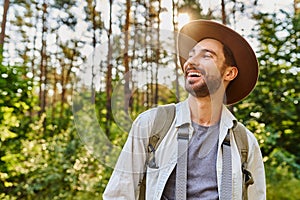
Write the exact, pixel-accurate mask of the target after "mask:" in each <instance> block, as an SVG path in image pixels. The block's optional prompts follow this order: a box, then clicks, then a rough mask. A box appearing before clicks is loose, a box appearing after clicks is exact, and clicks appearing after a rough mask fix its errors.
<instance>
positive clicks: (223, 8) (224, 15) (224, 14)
mask: <svg viewBox="0 0 300 200" xmlns="http://www.w3.org/2000/svg"><path fill="white" fill-rule="evenodd" d="M221 6H222V23H223V24H226V11H225V1H224V0H221Z"/></svg>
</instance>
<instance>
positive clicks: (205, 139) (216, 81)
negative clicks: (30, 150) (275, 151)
mask: <svg viewBox="0 0 300 200" xmlns="http://www.w3.org/2000/svg"><path fill="white" fill-rule="evenodd" d="M178 53H179V59H180V63H181V67H182V70H183V72H184V77H185V88H186V90H187V92H188V93H189V96H188V98H187V100H185V101H184V102H180V103H178V104H176V116H175V119H174V121H173V124H172V125H171V127H170V129H169V131H168V132H167V133H166V135H165V137H164V139H163V140H162V141H161V143H160V144H159V146H158V148H157V149H156V151H155V163H156V164H155V167H153V166H152V167H150V166H149V165H148V166H147V167H146V168H147V169H146V171H147V184H146V199H151V200H152V199H153V200H157V199H175V196H176V190H178V188H176V181H177V179H176V174H177V171H176V168H177V166H178V165H177V155H178V153H177V150H178V149H177V148H178V146H177V143H178V140H177V131H178V127H181V125H183V124H188V126H189V127H188V134H189V146H188V150H187V155H188V156H187V157H188V158H187V160H188V161H187V182H186V197H187V199H238V200H240V199H242V176H243V175H242V170H241V161H240V155H239V152H238V148H237V146H236V143H235V140H234V138H233V137H234V136H233V135H232V134H231V135H230V143H231V146H230V148H231V161H232V167H231V171H232V172H231V174H230V177H231V178H232V180H231V181H230V185H231V189H230V191H231V192H229V193H230V194H229V197H228V196H227V197H225V196H226V195H228V194H225V195H224V194H223V193H222V187H225V186H223V185H222V174H223V173H224V172H223V171H225V170H224V169H223V168H222V164H223V161H222V155H223V150H222V143H223V141H224V139H225V137H226V135H227V133H228V130H231V128H232V127H233V126H234V124H235V121H236V119H235V117H234V116H233V115H232V114H231V113H230V112H229V111H228V109H227V108H226V107H225V105H224V104H227V105H231V104H234V103H236V102H238V101H240V100H242V99H244V98H245V97H246V96H247V95H248V94H249V93H250V92H251V91H252V90H253V88H254V86H255V84H256V81H257V77H258V64H257V60H256V57H255V54H254V52H253V50H252V48H251V47H250V46H249V44H248V43H247V42H246V40H245V39H243V38H242V37H241V36H240V35H239V34H238V33H236V32H235V31H233V30H231V29H229V28H228V27H226V26H223V25H221V24H219V23H216V22H212V21H206V20H197V21H192V22H190V23H188V24H187V25H185V26H184V27H183V28H182V29H181V30H180V32H179V36H178ZM155 112H156V109H151V110H149V111H146V112H144V113H142V114H141V115H139V117H138V118H137V119H136V120H135V122H134V123H133V125H132V129H131V131H130V133H129V137H128V139H127V142H126V144H125V145H124V148H123V151H122V153H121V155H120V157H119V160H118V163H117V165H116V168H115V170H114V172H113V174H112V177H111V179H110V181H109V184H108V186H107V188H106V190H105V192H104V195H103V198H104V199H128V200H130V199H138V198H139V191H140V188H139V186H140V182H141V180H142V178H143V172H144V171H145V163H146V159H147V148H148V141H149V135H150V133H151V130H152V128H153V127H152V126H153V123H154V118H155ZM162 123H163V122H162ZM247 139H248V144H249V155H248V168H247V169H248V170H249V171H250V172H251V174H252V177H253V179H254V184H252V185H250V186H249V188H248V198H249V199H252V200H254V199H255V200H261V199H265V198H266V187H265V174H264V166H263V161H262V156H261V152H260V149H259V146H258V143H257V141H256V139H255V137H254V136H253V134H252V133H251V132H250V131H249V130H247ZM227 193H228V192H227Z"/></svg>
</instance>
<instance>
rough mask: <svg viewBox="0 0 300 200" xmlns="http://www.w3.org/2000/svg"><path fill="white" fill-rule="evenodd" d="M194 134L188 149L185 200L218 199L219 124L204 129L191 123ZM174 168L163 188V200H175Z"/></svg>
mask: <svg viewBox="0 0 300 200" xmlns="http://www.w3.org/2000/svg"><path fill="white" fill-rule="evenodd" d="M193 127H194V130H195V133H194V135H193V137H192V138H191V141H190V143H189V149H188V166H187V170H188V171H187V179H188V180H187V199H189V200H194V199H195V200H196V199H197V200H198V199H201V200H206V199H207V200H208V199H209V200H215V199H219V196H218V185H217V171H216V161H217V151H218V138H219V124H217V125H214V126H211V127H205V126H201V125H199V124H196V123H193ZM175 182H176V167H175V169H174V170H173V172H172V173H171V175H170V177H169V179H168V181H167V184H166V186H165V188H164V192H163V196H162V199H163V200H166V199H168V200H172V199H175V189H176V188H175Z"/></svg>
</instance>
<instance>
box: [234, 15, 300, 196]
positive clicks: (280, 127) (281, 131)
mask: <svg viewBox="0 0 300 200" xmlns="http://www.w3.org/2000/svg"><path fill="white" fill-rule="evenodd" d="M254 17H255V19H256V20H257V21H258V24H257V28H256V30H257V32H258V36H257V37H258V40H259V44H260V45H259V51H258V60H259V64H260V76H259V81H258V84H257V86H256V88H255V90H254V91H253V92H252V94H251V95H250V96H249V97H248V98H247V99H246V100H244V101H243V102H241V103H240V104H238V105H237V106H236V107H235V111H237V112H236V116H237V117H238V118H239V119H244V123H245V124H247V126H248V128H249V129H250V130H252V131H253V132H254V134H255V136H256V138H257V139H258V141H259V143H260V146H261V149H262V153H263V156H264V160H265V161H266V176H267V188H268V199H298V198H299V190H298V188H299V186H300V185H299V184H300V135H299V132H300V126H299V125H300V119H299V112H300V106H299V102H300V85H299V84H298V83H299V81H300V76H299V72H300V68H299V45H297V44H298V43H299V36H300V31H299V30H300V24H299V21H300V15H296V16H293V17H290V14H288V13H285V12H283V11H281V12H280V13H276V14H275V13H274V14H263V13H260V14H257V15H256V16H254ZM286 191H289V192H288V193H287V192H286Z"/></svg>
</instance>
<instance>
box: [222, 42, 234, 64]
mask: <svg viewBox="0 0 300 200" xmlns="http://www.w3.org/2000/svg"><path fill="white" fill-rule="evenodd" d="M221 43H222V42H221ZM222 44H223V53H224V57H225V62H224V64H225V65H226V66H235V67H237V65H236V61H235V59H234V56H233V53H232V51H231V49H230V48H229V47H228V46H226V45H225V44H224V43H222Z"/></svg>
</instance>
